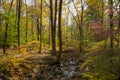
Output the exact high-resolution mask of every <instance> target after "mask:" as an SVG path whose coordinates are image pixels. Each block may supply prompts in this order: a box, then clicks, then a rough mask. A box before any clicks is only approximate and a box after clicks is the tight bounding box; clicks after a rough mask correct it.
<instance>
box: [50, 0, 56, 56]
mask: <svg viewBox="0 0 120 80" xmlns="http://www.w3.org/2000/svg"><path fill="white" fill-rule="evenodd" d="M50 21H51V39H52V55H55V53H56V51H55V50H56V47H55V38H54V37H55V36H54V35H55V33H54V25H53V2H52V0H50Z"/></svg>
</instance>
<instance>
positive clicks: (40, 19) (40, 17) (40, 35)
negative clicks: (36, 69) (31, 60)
mask: <svg viewBox="0 0 120 80" xmlns="http://www.w3.org/2000/svg"><path fill="white" fill-rule="evenodd" d="M42 4H43V3H42V0H41V5H40V10H41V11H40V49H39V52H40V53H41V47H42V8H43V7H42Z"/></svg>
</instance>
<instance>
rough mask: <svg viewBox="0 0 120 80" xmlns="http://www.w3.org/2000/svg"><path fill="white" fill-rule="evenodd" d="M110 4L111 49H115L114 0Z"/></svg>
mask: <svg viewBox="0 0 120 80" xmlns="http://www.w3.org/2000/svg"><path fill="white" fill-rule="evenodd" d="M109 4H110V13H109V17H110V48H113V37H114V35H113V0H110V1H109Z"/></svg>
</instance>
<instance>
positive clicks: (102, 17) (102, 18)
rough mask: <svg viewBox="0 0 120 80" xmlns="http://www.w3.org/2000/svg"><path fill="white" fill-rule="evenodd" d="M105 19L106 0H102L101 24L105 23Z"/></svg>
mask: <svg viewBox="0 0 120 80" xmlns="http://www.w3.org/2000/svg"><path fill="white" fill-rule="evenodd" d="M103 20H104V0H102V16H101V24H103Z"/></svg>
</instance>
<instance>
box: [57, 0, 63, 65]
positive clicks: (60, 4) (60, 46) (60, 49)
mask: <svg viewBox="0 0 120 80" xmlns="http://www.w3.org/2000/svg"><path fill="white" fill-rule="evenodd" d="M61 17H62V0H60V1H59V15H58V38H59V54H58V56H57V63H60V57H61V54H62V31H61Z"/></svg>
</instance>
